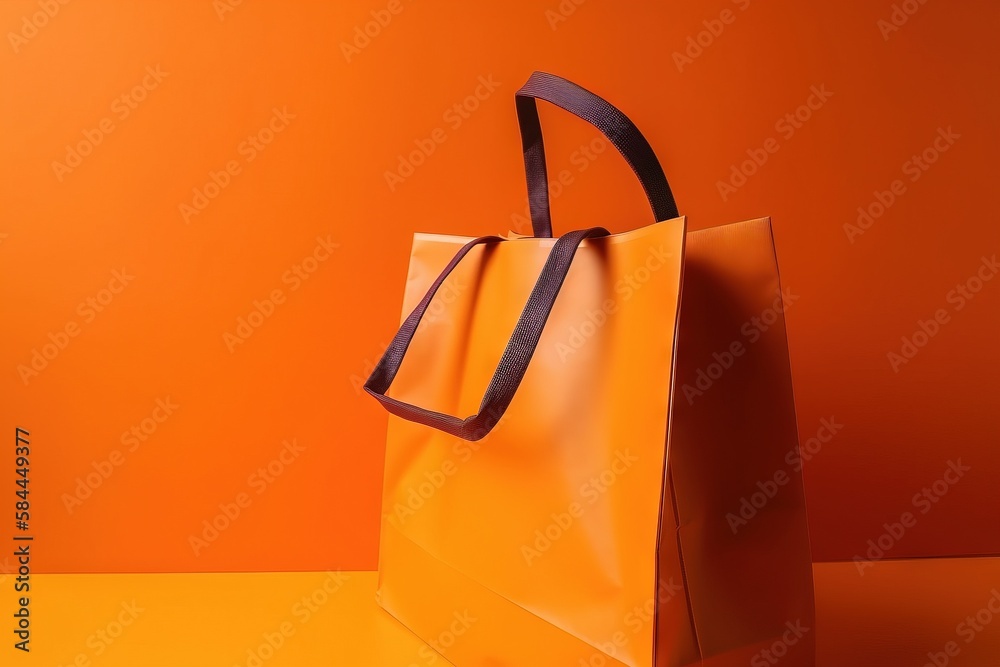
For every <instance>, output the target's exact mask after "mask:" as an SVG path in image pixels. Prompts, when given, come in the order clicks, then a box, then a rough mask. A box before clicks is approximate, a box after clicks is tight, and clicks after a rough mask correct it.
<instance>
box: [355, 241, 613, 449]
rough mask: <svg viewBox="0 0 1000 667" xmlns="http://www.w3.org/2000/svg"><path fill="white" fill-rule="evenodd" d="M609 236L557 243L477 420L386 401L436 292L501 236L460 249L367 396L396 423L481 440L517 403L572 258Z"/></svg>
mask: <svg viewBox="0 0 1000 667" xmlns="http://www.w3.org/2000/svg"><path fill="white" fill-rule="evenodd" d="M608 233H609V232H608V230H606V229H604V228H601V227H593V228H591V229H582V230H579V231H575V232H570V233H569V234H566V235H565V236H562V237H561V238H559V239H558V240H556V242H555V245H553V246H552V250H551V251H550V252H549V256H548V258H547V259H546V261H545V266H544V267H542V271H541V274H539V276H538V280H537V281H536V282H535V286H534V287H533V288H532V290H531V295H530V296H529V297H528V302H527V304H525V306H524V310H523V311H521V316H520V317H519V318H518V320H517V325H516V326H515V327H514V333H513V334H512V335H511V337H510V341H509V342H508V343H507V347H506V348H505V349H504V351H503V355H502V356H501V357H500V363H499V364H498V365H497V369H496V372H495V373H494V374H493V378H492V379H491V380H490V384H489V386H488V387H487V388H486V394H485V396H483V400H482V402H481V403H480V405H479V412H477V413H476V414H474V415H472V416H471V417H466V418H465V419H460V418H458V417H453V416H451V415H446V414H443V413H440V412H434V411H433V410H427V409H425V408H421V407H417V406H415V405H411V404H409V403H404V402H403V401H400V400H397V399H395V398H391V397H389V396H386V395H385V392H386V391H388V389H389V386H390V385H391V384H392V380H393V378H395V377H396V373H397V372H398V371H399V367H400V365H401V364H402V363H403V357H404V356H405V355H406V350H407V348H408V347H409V346H410V341H412V340H413V336H414V334H415V333H416V331H417V326H418V325H419V324H420V319H421V318H422V317H423V316H424V312H426V310H427V307H428V306H429V305H430V303H431V299H433V298H434V294H435V293H436V292H437V291H438V288H439V287H441V284H442V283H443V282H444V281H445V279H446V278H447V277H448V275H449V274H450V273H451V272H452V271H453V270H454V269H455V267H456V266H458V264H459V262H461V261H462V258H463V257H465V256H466V255H467V254H468V253H469V251H470V250H472V248H473V247H475V246H477V245H479V244H481V243H494V242H502V241H503V240H504V239H502V238H500V237H499V236H483V237H480V238H477V239H473V240H472V241H469V242H468V243H466V244H465V245H464V246H462V249H461V250H459V251H458V253H457V254H456V255H455V257H454V258H453V259H452V260H451V261H450V262H449V263H448V266H446V267H445V269H444V271H442V272H441V275H439V276H438V277H437V279H436V280H435V281H434V282H433V283H432V284H431V286H430V288H429V289H428V290H427V294H425V295H424V298H422V299H421V300H420V303H418V304H417V306H416V308H414V309H413V312H411V313H410V314H409V316H408V317H407V318H406V320H405V321H404V322H403V325H402V326H401V327H400V328H399V331H398V332H397V333H396V336H395V338H393V339H392V342H391V343H390V344H389V347H388V348H387V349H386V351H385V354H383V355H382V358H381V359H380V360H379V362H378V364H377V365H376V366H375V370H374V371H372V374H371V376H370V377H369V378H368V381H367V382H365V391H366V392H368V393H369V394H371V395H372V396H374V397H375V399H376V400H377V401H378V402H379V403H381V404H382V405H383V406H384V407H385V409H386V410H388V411H389V412H391V413H392V414H394V415H396V416H397V417H402V418H403V419H407V420H409V421H413V422H417V423H419V424H424V425H425V426H431V427H433V428H436V429H439V430H441V431H444V432H445V433H448V434H451V435H454V436H457V437H459V438H463V439H465V440H479V439H481V438H483V437H484V436H485V435H486V434H487V433H489V432H490V431H491V430H492V429H493V427H494V426H496V425H497V423H498V422H499V421H500V418H501V417H502V416H503V413H504V412H505V411H506V410H507V406H508V405H510V402H511V401H512V400H513V399H514V393H515V392H516V391H517V388H518V386H519V385H520V384H521V380H522V379H523V378H524V374H525V373H526V372H527V370H528V364H529V362H530V361H531V357H532V355H533V354H534V352H535V348H536V347H537V346H538V341H539V339H540V338H541V336H542V330H543V329H544V328H545V322H546V321H547V320H548V318H549V313H550V312H551V311H552V305H553V304H554V303H555V300H556V296H558V294H559V290H560V289H561V288H562V284H563V281H564V280H565V279H566V274H567V273H569V268H570V265H571V264H572V263H573V257H574V255H576V250H577V248H579V247H580V243H582V242H583V240H584V239H586V238H590V237H598V236H607V235H608Z"/></svg>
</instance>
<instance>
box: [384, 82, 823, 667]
mask: <svg viewBox="0 0 1000 667" xmlns="http://www.w3.org/2000/svg"><path fill="white" fill-rule="evenodd" d="M515 99H516V102H517V112H518V121H519V123H520V127H521V136H522V143H523V150H524V160H525V167H526V171H527V177H528V192H529V201H530V209H531V218H532V225H533V228H534V236H532V237H525V238H503V237H500V236H488V237H480V238H476V239H468V238H459V237H454V236H438V235H431V234H417V235H416V236H415V238H414V242H413V250H412V254H411V258H410V271H409V278H408V280H407V284H406V291H405V296H404V303H403V312H404V314H405V319H404V321H403V324H402V326H401V328H400V330H399V333H397V334H396V336H395V338H394V339H393V341H392V343H391V344H390V345H389V347H388V349H387V350H386V352H385V355H384V356H383V357H382V359H381V360H380V362H379V363H378V365H377V366H376V368H375V370H374V372H373V373H372V375H371V377H370V378H369V380H368V382H367V383H366V385H365V389H366V390H367V391H368V393H370V394H371V395H372V396H374V397H375V398H376V399H378V400H379V401H380V402H381V403H382V404H383V405H384V406H385V407H386V409H387V410H388V411H389V412H390V413H391V415H390V418H389V427H388V435H387V443H386V464H385V482H384V494H383V505H382V532H381V554H380V563H379V572H380V574H379V592H378V595H379V601H380V604H381V605H382V606H383V607H384V608H385V609H386V610H387V611H388V612H389V613H390V614H392V615H393V616H395V617H396V618H397V619H399V620H400V621H401V622H402V623H404V624H405V625H406V626H407V627H409V628H410V629H411V630H412V631H413V632H415V633H416V634H417V635H419V636H420V637H421V638H422V639H423V640H424V641H425V642H427V643H428V644H429V645H430V647H433V649H434V650H435V651H437V652H438V653H440V654H442V655H443V656H445V657H446V658H447V660H448V661H450V662H451V663H453V664H455V665H458V666H459V667H531V666H535V665H537V666H539V667H552V666H556V665H558V666H574V667H575V666H586V667H591V666H593V667H596V666H602V665H612V666H621V665H629V666H631V667H653V666H655V667H674V666H679V665H691V664H704V665H713V666H714V665H730V664H732V665H737V664H739V665H746V664H750V665H752V666H754V667H756V666H758V665H760V666H763V665H772V664H777V662H778V661H780V663H781V664H782V665H785V666H787V667H799V666H803V665H811V664H813V652H814V639H813V637H814V635H813V630H812V626H813V591H812V570H811V559H810V552H809V539H808V532H807V527H806V514H805V504H804V498H803V490H802V479H801V465H800V464H799V463H798V461H799V458H798V441H797V433H796V424H795V412H794V407H793V403H792V385H791V375H790V370H789V362H788V350H787V344H786V339H785V327H784V317H783V310H784V307H785V305H786V304H787V303H788V299H787V296H788V295H785V296H784V297H783V295H782V291H781V287H780V285H779V282H778V269H777V264H776V260H775V255H774V246H773V242H772V238H771V226H770V220H769V219H767V218H761V219H757V220H750V221H747V222H740V223H736V224H731V225H726V226H722V227H716V228H711V229H705V230H701V231H697V232H691V233H687V232H686V229H685V224H686V223H685V218H684V217H679V216H678V215H677V209H676V206H675V204H674V199H673V196H672V194H671V191H670V188H669V186H668V184H667V180H666V178H665V176H664V174H663V171H662V169H661V168H660V165H659V163H658V161H657V159H656V156H655V155H654V154H653V151H652V149H651V148H650V146H649V144H648V143H647V142H646V140H645V139H644V138H643V136H642V135H641V134H640V133H639V131H638V129H636V127H635V126H634V125H633V124H632V123H631V121H629V120H628V118H626V117H625V116H624V115H623V114H622V113H621V112H620V111H618V110H617V109H615V108H614V107H612V106H611V105H610V104H608V103H607V102H605V101H604V100H602V99H601V98H599V97H597V96H596V95H594V94H592V93H590V92H588V91H586V90H584V89H582V88H580V87H578V86H576V85H574V84H572V83H569V82H568V81H565V80H564V79H561V78H559V77H556V76H552V75H549V74H544V73H540V72H536V73H535V74H533V75H532V76H531V78H530V79H529V80H528V82H527V83H526V84H525V85H524V87H522V88H521V89H520V90H519V91H518V92H517V94H516V98H515ZM536 99H542V100H546V101H548V102H551V103H554V104H556V105H557V106H559V107H561V108H563V109H565V110H567V111H569V112H571V113H573V114H575V115H577V116H579V117H581V118H583V119H585V120H587V121H588V122H590V123H591V124H593V125H594V126H596V127H597V128H598V129H599V130H601V131H602V132H603V133H604V134H605V136H607V138H608V139H609V140H610V141H611V143H612V144H613V145H614V146H616V147H617V148H618V149H619V151H620V152H621V153H622V155H623V156H624V157H625V159H626V161H627V162H628V163H629V165H630V166H631V167H632V169H633V170H634V171H635V173H636V175H637V176H638V177H639V180H640V182H641V183H642V185H643V188H644V189H645V192H646V195H647V197H648V198H649V201H650V204H651V205H652V208H653V212H654V215H655V218H656V220H657V222H656V224H652V225H649V226H645V227H640V228H638V229H634V230H633V231H626V232H623V233H617V234H611V233H609V232H608V231H607V230H605V229H603V228H593V229H586V230H580V231H573V232H569V233H567V234H565V235H563V236H561V237H559V238H557V239H553V238H552V233H551V225H550V220H549V205H548V192H547V185H546V184H547V177H546V171H545V154H544V150H543V144H542V135H541V129H540V126H539V121H538V113H537V109H536V106H535V100H536ZM436 294H438V295H439V296H438V298H435V295H436ZM444 294H447V298H442V296H441V295H444ZM390 386H391V391H390ZM427 651H428V652H427V655H425V656H422V657H415V660H414V661H415V662H416V663H418V664H429V663H427V662H426V661H428V660H430V659H431V657H435V656H434V654H433V653H431V652H430V649H427Z"/></svg>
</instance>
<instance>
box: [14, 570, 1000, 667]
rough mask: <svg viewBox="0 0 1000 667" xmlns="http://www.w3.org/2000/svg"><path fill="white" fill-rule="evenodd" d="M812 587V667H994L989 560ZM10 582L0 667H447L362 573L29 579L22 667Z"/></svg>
mask: <svg viewBox="0 0 1000 667" xmlns="http://www.w3.org/2000/svg"><path fill="white" fill-rule="evenodd" d="M815 573H816V594H817V619H816V628H815V632H816V633H817V634H816V638H817V642H818V646H819V650H818V652H819V656H818V659H817V665H819V666H820V667H841V666H843V667H848V666H851V667H864V666H868V665H871V666H872V667H876V666H877V667H897V666H898V667H905V666H911V665H912V667H923V666H924V665H925V664H928V663H929V660H930V658H929V657H928V653H929V652H930V653H934V652H939V651H941V650H942V648H943V647H944V646H945V644H946V642H948V641H951V640H954V641H956V642H957V645H958V646H959V647H960V652H959V654H958V655H956V656H954V657H949V659H948V663H947V664H948V665H949V666H950V667H997V666H998V665H1000V614H997V618H996V620H995V621H992V622H991V623H986V624H983V625H981V626H980V627H981V629H980V630H977V631H976V632H975V633H974V636H973V637H972V638H971V640H969V641H966V640H967V639H969V633H968V632H963V633H961V634H957V630H956V629H957V627H958V626H959V624H960V623H962V622H963V619H964V618H965V617H966V616H967V615H971V616H975V615H976V613H977V612H978V611H980V610H981V609H984V608H987V602H988V601H989V599H990V597H991V595H992V593H991V591H995V590H997V589H1000V559H996V558H963V559H932V560H908V561H885V562H881V563H878V564H877V565H876V566H875V567H872V568H870V569H869V570H867V571H866V572H865V575H864V576H863V577H862V576H859V575H858V572H857V570H856V568H855V566H854V564H853V563H818V564H816V565H815ZM13 579H14V577H13V576H12V575H9V574H8V575H0V591H2V592H0V612H2V616H0V618H3V619H4V620H3V621H2V622H0V625H2V626H6V627H0V630H2V633H0V637H3V645H2V646H0V665H4V666H6V665H47V666H49V667H55V666H59V665H61V666H64V667H69V666H70V665H74V666H79V667H90V666H94V667H113V666H119V665H121V666H128V667H144V666H158V665H169V666H171V667H174V666H185V667H186V666H200V665H206V666H207V665H211V666H213V667H233V666H241V667H265V666H266V667H282V666H286V665H288V666H292V665H294V666H306V665H336V666H338V667H340V666H344V667H353V666H360V667H382V666H385V667H425V666H430V665H440V666H446V665H448V664H449V663H448V662H447V661H446V660H445V659H444V658H443V657H441V656H438V655H437V654H434V653H433V652H431V651H430V650H429V649H428V648H427V647H425V645H424V644H423V643H422V642H421V641H420V640H418V639H417V638H416V637H415V636H413V635H412V634H410V633H409V632H408V631H407V630H406V629H405V628H404V627H403V626H401V625H400V624H399V623H398V622H397V621H396V620H395V619H393V618H392V617H390V616H389V615H388V614H386V613H385V612H383V611H382V610H381V609H379V607H378V606H377V605H376V604H375V600H374V593H375V585H376V574H375V573H374V572H346V573H328V572H293V573H231V574H48V575H33V576H32V579H31V583H32V591H31V603H30V611H31V643H30V646H31V652H30V653H28V654H25V653H23V652H22V651H19V650H16V649H14V648H13V644H14V642H15V641H16V638H15V637H14V635H13V632H12V630H13V629H14V622H15V619H14V618H13V617H12V614H13V612H14V610H15V608H16V607H15V605H16V595H15V593H14V591H13V584H14V581H13ZM995 604H1000V603H995ZM997 608H998V609H1000V606H997ZM986 617H987V614H983V615H982V616H981V620H982V619H985V618H986ZM512 640H516V638H512Z"/></svg>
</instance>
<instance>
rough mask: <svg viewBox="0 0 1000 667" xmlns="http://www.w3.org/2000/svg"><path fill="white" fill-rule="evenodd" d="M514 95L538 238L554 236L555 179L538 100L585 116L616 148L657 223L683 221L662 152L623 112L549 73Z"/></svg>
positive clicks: (538, 74) (533, 77)
mask: <svg viewBox="0 0 1000 667" xmlns="http://www.w3.org/2000/svg"><path fill="white" fill-rule="evenodd" d="M514 96H515V97H514V101H515V104H516V107H517V122H518V125H520V128H521V147H522V149H523V150H524V172H525V176H526V177H527V180H528V207H529V209H530V211H531V227H532V229H533V230H534V235H535V236H537V237H543V238H551V237H552V219H551V217H550V215H549V181H548V174H547V172H546V169H545V148H544V146H543V143H542V126H541V124H540V123H539V120H538V107H537V106H536V104H535V100H536V99H539V100H545V101H546V102H551V103H552V104H555V105H556V106H558V107H561V108H563V109H565V110H566V111H568V112H570V113H571V114H573V115H574V116H577V117H578V118H582V119H583V120H585V121H587V122H588V123H590V124H591V125H593V126H594V127H596V128H597V129H598V130H600V131H601V133H602V134H603V135H604V136H605V137H607V138H608V140H609V141H610V142H611V143H612V144H614V146H615V148H617V149H618V151H619V152H620V153H621V154H622V156H623V157H624V158H625V161H626V162H628V164H629V166H630V167H632V171H634V172H635V175H636V176H638V177H639V182H640V183H642V188H643V190H645V191H646V198H647V199H649V205H650V206H651V207H652V208H653V215H654V216H655V217H656V222H661V221H663V220H670V219H672V218H676V217H678V213H677V204H676V203H675V202H674V195H673V193H672V192H671V191H670V185H669V184H668V183H667V177H666V175H664V173H663V168H662V167H660V163H659V161H658V160H657V159H656V154H655V153H653V149H652V148H651V147H650V145H649V142H647V141H646V139H645V137H643V136H642V133H641V132H639V128H637V127H636V126H635V125H634V124H633V123H632V121H630V120H629V119H628V117H627V116H625V114H623V113H622V112H621V111H619V110H618V109H616V108H615V107H613V106H612V105H611V104H609V103H608V102H607V101H605V100H603V99H601V98H600V97H598V96H597V95H595V94H593V93H592V92H590V91H589V90H585V89H583V88H581V87H580V86H578V85H576V84H575V83H571V82H570V81H567V80H566V79H563V78H562V77H558V76H555V75H554V74H547V73H545V72H535V73H533V74H532V75H531V77H530V78H529V79H528V81H527V83H525V84H524V85H523V86H521V89H520V90H518V91H517V92H516V93H514Z"/></svg>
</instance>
